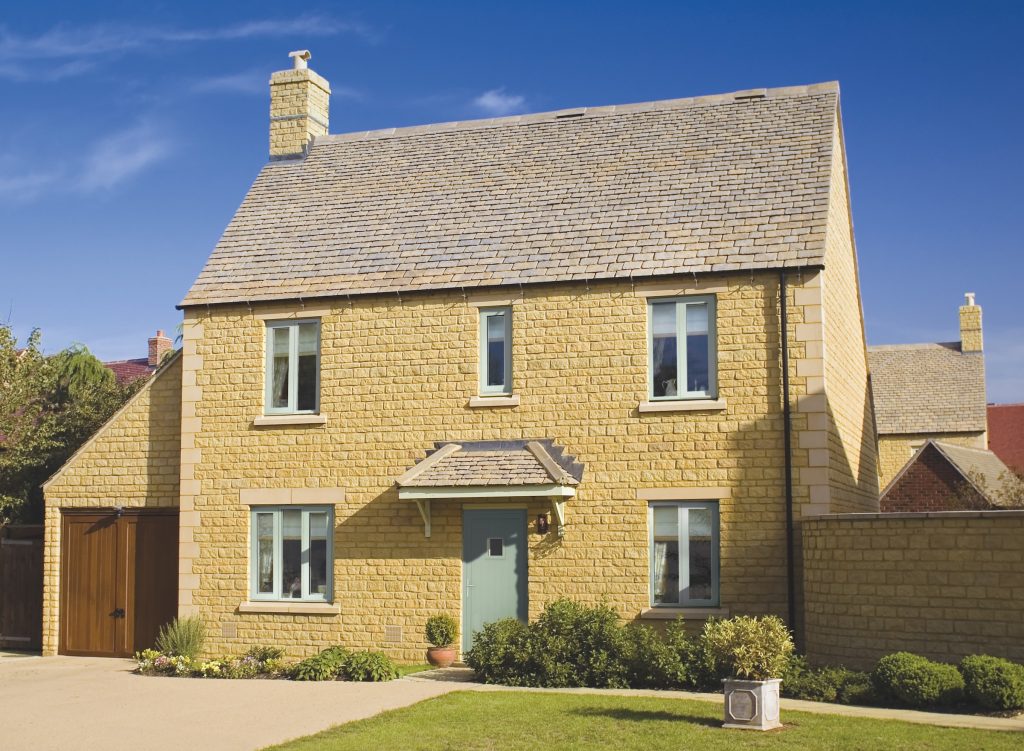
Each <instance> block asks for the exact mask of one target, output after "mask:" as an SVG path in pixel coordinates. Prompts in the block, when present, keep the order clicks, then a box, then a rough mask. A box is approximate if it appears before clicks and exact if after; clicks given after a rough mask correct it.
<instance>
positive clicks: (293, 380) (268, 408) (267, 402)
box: [263, 318, 321, 415]
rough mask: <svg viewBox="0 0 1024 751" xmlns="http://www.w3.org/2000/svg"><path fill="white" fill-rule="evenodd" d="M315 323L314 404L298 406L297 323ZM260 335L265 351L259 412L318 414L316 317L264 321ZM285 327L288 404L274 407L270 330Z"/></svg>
mask: <svg viewBox="0 0 1024 751" xmlns="http://www.w3.org/2000/svg"><path fill="white" fill-rule="evenodd" d="M310 323H312V324H315V325H316V386H315V389H316V404H314V405H313V409H301V410H300V409H298V404H299V377H298V374H299V326H301V325H303V324H310ZM266 328H267V331H266V334H265V336H264V339H263V342H264V348H265V350H266V354H265V357H264V365H263V379H264V381H265V384H264V388H263V405H264V406H263V413H264V414H267V415H318V414H320V328H321V327H320V319H319V318H305V319H301V320H293V319H290V318H289V319H288V320H285V321H267V326H266ZM278 329H288V330H289V333H288V406H286V407H274V406H273V404H274V394H273V391H274V346H273V337H274V332H275V331H276V330H278Z"/></svg>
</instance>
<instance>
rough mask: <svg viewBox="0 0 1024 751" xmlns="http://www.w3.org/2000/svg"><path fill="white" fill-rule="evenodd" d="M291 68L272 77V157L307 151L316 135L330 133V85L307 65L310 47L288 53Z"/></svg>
mask: <svg viewBox="0 0 1024 751" xmlns="http://www.w3.org/2000/svg"><path fill="white" fill-rule="evenodd" d="M288 56H289V57H290V58H291V59H292V69H291V70H281V71H278V72H277V73H274V74H273V75H271V76H270V158H271V159H290V158H294V157H300V156H302V155H303V154H305V153H306V148H307V147H308V146H309V142H310V141H311V140H313V138H315V137H316V136H326V135H327V115H328V110H329V108H330V103H331V85H330V84H329V83H327V81H326V79H324V78H322V77H321V76H319V75H317V74H316V73H314V72H313V71H311V70H310V69H309V68H308V67H307V61H308V60H309V58H310V54H309V50H296V51H295V52H289V53H288Z"/></svg>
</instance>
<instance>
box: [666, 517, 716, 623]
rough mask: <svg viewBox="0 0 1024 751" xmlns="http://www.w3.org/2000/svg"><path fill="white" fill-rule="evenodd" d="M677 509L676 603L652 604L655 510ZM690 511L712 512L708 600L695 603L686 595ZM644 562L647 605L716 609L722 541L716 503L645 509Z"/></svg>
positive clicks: (688, 576) (688, 566)
mask: <svg viewBox="0 0 1024 751" xmlns="http://www.w3.org/2000/svg"><path fill="white" fill-rule="evenodd" d="M656 508H676V509H678V512H679V519H678V522H677V524H678V530H679V531H678V536H679V539H678V544H679V602H659V603H656V602H655V601H654V585H655V575H654V509H656ZM689 509H709V510H710V511H711V597H710V598H702V599H695V598H690V597H689V596H688V595H686V594H685V592H686V586H687V582H689V580H690V548H689V544H690V523H689V522H690V519H689V513H688V511H689ZM647 527H648V542H647V559H648V569H649V573H648V577H649V579H650V587H649V595H648V598H649V601H650V603H651V607H652V608H707V607H718V606H719V604H720V595H719V583H720V579H721V564H720V559H721V552H722V550H721V537H720V535H719V502H718V501H717V500H707V501H656V502H653V501H652V502H651V503H649V504H648V506H647Z"/></svg>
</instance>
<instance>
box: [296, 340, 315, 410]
mask: <svg viewBox="0 0 1024 751" xmlns="http://www.w3.org/2000/svg"><path fill="white" fill-rule="evenodd" d="M318 330H319V326H318V325H317V324H315V323H303V324H300V325H299V374H298V378H299V383H298V392H299V394H298V405H297V409H299V410H305V411H312V410H315V409H316V396H317V394H316V377H317V346H318V341H317V340H318V339H319V332H318Z"/></svg>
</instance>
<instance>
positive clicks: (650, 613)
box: [640, 608, 729, 621]
mask: <svg viewBox="0 0 1024 751" xmlns="http://www.w3.org/2000/svg"><path fill="white" fill-rule="evenodd" d="M680 617H682V619H683V620H686V621H706V620H707V619H708V618H728V617H729V608H644V609H643V610H641V611H640V618H641V619H642V620H645V621H671V620H675V619H676V618H680Z"/></svg>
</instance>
